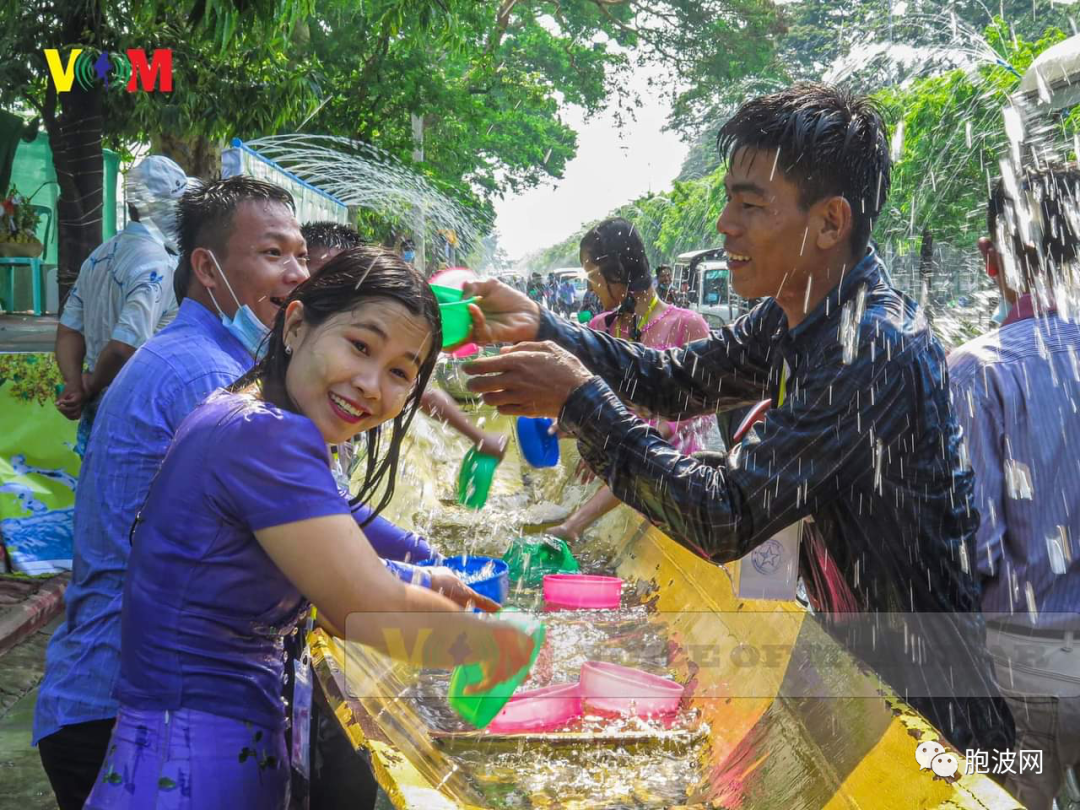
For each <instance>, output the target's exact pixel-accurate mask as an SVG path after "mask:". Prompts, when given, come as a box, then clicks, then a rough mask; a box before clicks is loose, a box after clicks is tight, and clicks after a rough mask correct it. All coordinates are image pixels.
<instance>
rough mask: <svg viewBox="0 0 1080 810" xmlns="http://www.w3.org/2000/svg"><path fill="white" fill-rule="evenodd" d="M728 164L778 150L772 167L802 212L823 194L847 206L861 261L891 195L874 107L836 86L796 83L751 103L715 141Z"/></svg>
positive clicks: (884, 137)
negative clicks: (743, 155) (748, 152)
mask: <svg viewBox="0 0 1080 810" xmlns="http://www.w3.org/2000/svg"><path fill="white" fill-rule="evenodd" d="M716 146H717V149H718V150H719V151H720V156H721V157H722V158H723V159H724V160H726V161H727V162H728V163H729V164H730V162H731V161H732V159H733V158H734V157H735V155H736V153H737V152H738V151H739V150H741V149H753V150H763V151H771V150H774V149H776V150H779V155H778V160H777V163H776V167H777V169H778V170H779V171H781V172H783V175H784V177H785V178H787V179H788V180H789V181H791V182H792V183H794V184H795V186H796V187H797V188H798V189H799V204H800V205H801V206H802V207H803V208H804V209H805V208H808V207H809V206H811V205H813V204H814V203H816V202H818V201H819V200H822V199H825V198H826V197H832V196H842V197H843V198H844V199H846V200H847V201H848V203H849V204H850V205H851V214H852V229H851V242H850V245H851V249H852V252H853V253H854V254H855V256H856V258H857V259H858V258H861V257H862V253H863V252H864V251H865V250H866V246H867V243H868V241H869V239H870V229H871V228H872V227H873V223H874V220H875V219H877V216H878V214H879V213H880V212H881V209H882V207H883V206H884V205H885V199H886V198H887V197H888V195H889V173H890V169H891V161H890V159H889V140H888V133H887V132H886V128H885V122H884V120H883V118H882V116H881V112H880V111H879V110H878V108H877V106H876V105H875V104H874V102H873V101H872V100H871V99H869V98H868V97H866V96H858V95H855V94H852V93H849V92H848V91H846V90H842V89H840V88H836V87H831V86H829V85H826V84H818V83H815V82H799V83H798V84H794V85H792V86H791V87H789V88H787V89H786V90H781V91H780V92H778V93H772V94H770V95H767V96H760V97H758V98H755V99H751V100H750V101H747V102H746V103H745V104H743V105H742V106H741V107H739V109H738V110H736V111H735V115H733V116H732V117H731V119H730V120H729V121H728V122H727V123H726V124H724V125H723V126H722V127H721V128H720V133H719V134H718V135H717V138H716Z"/></svg>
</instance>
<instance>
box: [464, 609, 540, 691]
mask: <svg viewBox="0 0 1080 810" xmlns="http://www.w3.org/2000/svg"><path fill="white" fill-rule="evenodd" d="M490 624H491V627H490V628H489V632H488V640H487V643H485V644H484V645H483V647H482V650H481V653H480V656H479V660H478V661H477V663H479V664H480V670H481V672H483V674H484V677H483V680H481V681H480V682H479V683H476V684H473V685H472V686H470V687H468V688H466V689H465V694H466V695H475V694H476V693H477V692H486V691H488V690H489V689H491V688H492V687H493V686H496V685H497V684H500V683H502V682H503V681H505V680H507V679H509V678H511V677H513V676H514V675H515V674H516V673H517V672H518V671H519V670H521V669H522V667H527V666H528V665H529V659H530V658H532V652H533V646H534V642H533V639H532V636H529V635H526V634H525V633H523V632H521V631H520V630H518V629H517V628H516V627H514V626H512V625H510V624H507V623H505V622H500V621H499V620H498V619H495V620H492V621H491V622H490Z"/></svg>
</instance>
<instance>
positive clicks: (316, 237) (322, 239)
mask: <svg viewBox="0 0 1080 810" xmlns="http://www.w3.org/2000/svg"><path fill="white" fill-rule="evenodd" d="M300 233H302V234H303V235H304V241H305V242H307V248H308V252H309V253H310V252H311V251H312V250H315V249H316V248H324V249H327V248H328V249H330V250H350V249H352V248H354V247H360V246H361V245H363V244H365V242H364V239H363V237H361V236H360V234H358V233H357V232H356V228H353V227H350V226H348V225H345V224H343V223H341V222H331V221H329V220H321V221H319V222H308V223H307V224H305V225H303V226H301V228H300Z"/></svg>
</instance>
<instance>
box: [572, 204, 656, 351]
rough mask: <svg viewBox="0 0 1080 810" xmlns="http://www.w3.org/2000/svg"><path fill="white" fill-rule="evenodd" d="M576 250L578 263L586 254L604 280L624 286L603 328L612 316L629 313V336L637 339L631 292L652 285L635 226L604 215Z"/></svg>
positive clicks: (646, 258) (620, 218) (643, 250)
mask: <svg viewBox="0 0 1080 810" xmlns="http://www.w3.org/2000/svg"><path fill="white" fill-rule="evenodd" d="M578 250H579V256H580V258H581V263H582V265H584V264H585V257H586V256H588V257H589V261H590V262H591V263H592V264H595V265H596V267H597V268H598V269H599V270H600V275H601V276H603V277H604V280H605V281H607V282H608V283H609V284H623V285H625V286H626V287H627V292H626V298H624V299H623V302H622V304H620V305H619V307H618V308H616V309H614V310H612V311H611V312H609V313H608V316H607V318H606V319H605V324H604V326H605V328H607V330H608V331H610V330H611V325H612V324H613V323H614V322H615V319H616V318H618V317H619V316H620V315H623V314H629V315H630V316H631V318H632V320H631V323H630V338H631V339H632V340H635V341H636V340H641V328H640V326H639V324H638V319H637V315H635V314H634V310H635V308H636V306H637V302H636V301H635V300H634V293H642V292H645V291H646V290H648V289H649V288H650V287H651V286H652V283H653V277H652V272H651V271H650V270H649V257H648V255H647V254H646V253H645V243H644V242H642V241H641V235H640V234H639V233H638V232H637V229H636V228H635V227H634V226H633V225H632V224H631V223H630V222H629V221H628V220H625V219H623V218H622V217H613V218H612V219H605V220H604V221H603V222H601V223H599V224H598V225H596V226H595V227H593V228H591V229H590V230H588V231H587V232H586V233H585V235H584V236H583V237H582V238H581V244H580V245H579V247H578Z"/></svg>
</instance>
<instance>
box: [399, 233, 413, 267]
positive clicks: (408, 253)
mask: <svg viewBox="0 0 1080 810" xmlns="http://www.w3.org/2000/svg"><path fill="white" fill-rule="evenodd" d="M401 258H402V259H404V260H405V261H407V262H408V263H409V264H412V263H413V262H415V261H416V245H414V244H413V240H412V239H409V238H407V237H406V238H405V239H403V240H402V242H401Z"/></svg>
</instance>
